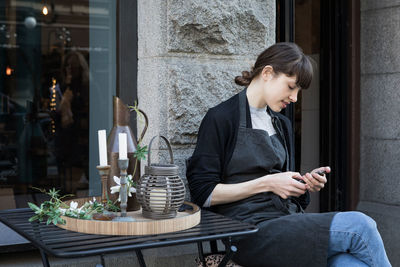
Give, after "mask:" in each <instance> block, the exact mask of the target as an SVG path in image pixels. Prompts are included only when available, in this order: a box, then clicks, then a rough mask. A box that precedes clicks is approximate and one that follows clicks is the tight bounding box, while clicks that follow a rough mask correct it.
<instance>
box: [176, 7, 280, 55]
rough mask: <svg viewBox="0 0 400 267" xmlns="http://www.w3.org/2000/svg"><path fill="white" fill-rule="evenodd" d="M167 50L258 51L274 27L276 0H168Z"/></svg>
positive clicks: (221, 52)
mask: <svg viewBox="0 0 400 267" xmlns="http://www.w3.org/2000/svg"><path fill="white" fill-rule="evenodd" d="M168 11H169V12H168V51H170V52H186V53H206V54H218V55H235V54H236V55H238V54H239V55H240V54H243V55H245V54H253V55H255V54H258V53H259V52H260V48H261V49H262V48H263V47H264V46H265V45H266V44H267V43H268V42H269V41H270V40H271V39H273V38H274V35H275V34H274V31H275V1H240V0H217V1H215V0H205V1H196V0H189V1H180V0H169V1H168Z"/></svg>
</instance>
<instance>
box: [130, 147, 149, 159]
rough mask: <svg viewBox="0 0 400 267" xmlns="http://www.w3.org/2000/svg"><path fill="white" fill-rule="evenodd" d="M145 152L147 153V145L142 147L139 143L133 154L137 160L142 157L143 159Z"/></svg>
mask: <svg viewBox="0 0 400 267" xmlns="http://www.w3.org/2000/svg"><path fill="white" fill-rule="evenodd" d="M147 153H148V151H147V146H143V147H142V145H141V144H138V145H137V147H136V151H135V152H134V153H133V155H134V156H135V158H136V159H138V160H142V159H143V160H144V159H146V155H147Z"/></svg>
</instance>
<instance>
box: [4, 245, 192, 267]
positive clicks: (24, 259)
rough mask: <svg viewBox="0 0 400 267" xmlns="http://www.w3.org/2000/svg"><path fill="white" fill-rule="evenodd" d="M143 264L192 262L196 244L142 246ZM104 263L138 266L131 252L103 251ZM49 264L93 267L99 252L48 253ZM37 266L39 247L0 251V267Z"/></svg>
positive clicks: (160, 265)
mask: <svg viewBox="0 0 400 267" xmlns="http://www.w3.org/2000/svg"><path fill="white" fill-rule="evenodd" d="M142 253H143V256H144V260H145V262H146V266H147V267H163V266H196V263H195V258H196V257H197V256H198V254H197V245H196V244H187V245H180V246H174V247H162V248H154V249H145V250H142ZM104 261H105V266H104V267H115V266H118V267H125V266H129V267H132V266H139V262H138V261H137V258H136V254H135V252H133V251H132V252H123V253H115V254H106V255H105V256H104ZM49 263H50V266H51V267H95V266H96V264H100V263H101V259H100V256H92V257H85V258H71V259H64V258H54V257H49ZM5 266H7V267H8V266H10V267H28V266H29V267H41V266H43V265H42V260H41V258H40V253H39V251H30V252H15V253H8V254H1V253H0V267H5Z"/></svg>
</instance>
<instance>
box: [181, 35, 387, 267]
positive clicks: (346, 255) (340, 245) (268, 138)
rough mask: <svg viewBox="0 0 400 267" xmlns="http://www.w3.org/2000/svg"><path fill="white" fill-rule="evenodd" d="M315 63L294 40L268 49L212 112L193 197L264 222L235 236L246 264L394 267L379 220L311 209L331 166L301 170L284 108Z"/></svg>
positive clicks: (196, 162) (198, 153) (200, 146)
mask: <svg viewBox="0 0 400 267" xmlns="http://www.w3.org/2000/svg"><path fill="white" fill-rule="evenodd" d="M312 73H313V70H312V65H311V63H310V61H309V59H308V58H307V57H306V56H305V55H304V54H303V52H302V51H301V49H300V48H299V47H298V46H297V45H295V44H293V43H277V44H275V45H272V46H271V47H269V48H268V49H266V50H265V51H264V52H262V53H261V54H260V55H259V56H258V58H257V61H256V63H255V65H254V67H253V70H252V71H251V72H247V71H244V72H242V76H238V77H236V79H235V82H236V83H237V84H239V85H243V86H246V87H247V88H246V89H244V90H243V91H242V92H240V93H239V94H237V95H235V96H233V97H232V98H230V99H228V100H227V101H225V102H223V103H221V104H219V105H218V106H216V107H214V108H212V109H210V110H209V111H208V112H207V114H206V116H205V117H204V119H203V121H202V123H201V126H200V129H199V133H198V140H197V146H196V149H195V151H194V153H193V156H192V157H191V159H190V161H189V165H188V170H187V178H188V181H189V187H190V191H191V194H192V197H193V200H194V201H195V202H196V203H197V204H198V205H200V206H203V207H210V206H211V207H212V208H213V210H215V211H216V212H218V213H221V214H224V215H226V216H229V217H232V218H233V219H237V220H241V221H244V222H248V223H252V224H256V225H257V226H258V228H259V231H258V232H257V233H256V234H253V235H250V236H245V237H241V238H236V239H234V240H233V241H234V244H235V245H236V246H237V247H238V252H237V253H236V255H235V256H234V258H233V260H234V261H235V262H236V263H238V264H240V265H243V266H285V267H286V266H326V265H329V266H390V263H389V261H388V259H387V256H386V253H385V250H384V246H383V242H382V239H381V237H380V235H379V233H378V231H377V229H376V224H375V222H374V221H373V220H372V219H371V218H370V217H368V216H366V215H364V214H362V213H360V212H340V213H319V214H316V213H315V214H311V213H304V209H305V208H306V207H307V205H308V203H309V201H310V200H309V192H315V191H319V190H321V189H322V188H323V187H324V185H325V183H326V181H327V180H326V177H325V175H324V174H323V173H322V172H325V173H329V172H330V171H331V170H330V168H329V167H320V168H317V169H315V170H312V171H311V172H309V173H306V174H305V175H300V174H299V173H298V172H294V171H293V170H294V149H293V144H292V143H291V140H292V138H291V136H292V134H293V130H292V128H291V125H290V122H289V120H288V119H287V118H286V117H284V116H283V115H281V114H280V113H279V112H280V111H281V110H282V109H284V108H286V107H287V106H288V105H289V104H290V103H294V102H296V101H297V94H298V92H299V91H300V90H301V89H306V88H308V87H309V85H310V83H311V79H312Z"/></svg>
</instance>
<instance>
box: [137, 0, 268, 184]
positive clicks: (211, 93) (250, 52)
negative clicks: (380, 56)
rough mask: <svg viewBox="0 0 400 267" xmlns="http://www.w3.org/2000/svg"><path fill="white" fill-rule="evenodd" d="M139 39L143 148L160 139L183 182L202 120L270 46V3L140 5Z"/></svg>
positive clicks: (145, 0) (223, 0)
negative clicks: (144, 129)
mask: <svg viewBox="0 0 400 267" xmlns="http://www.w3.org/2000/svg"><path fill="white" fill-rule="evenodd" d="M138 39H139V40H138V41H139V44H138V49H139V52H138V55H139V62H138V100H139V107H140V108H142V109H143V110H144V111H145V112H146V113H147V115H148V117H149V121H150V124H149V125H150V126H149V130H148V133H147V134H146V137H145V140H144V143H145V144H147V143H148V142H149V140H150V138H151V137H152V136H154V135H157V134H162V135H164V136H166V137H167V138H168V139H169V140H170V141H171V143H172V147H173V151H174V156H175V163H177V164H178V165H179V166H180V167H181V168H180V170H181V177H185V171H186V169H185V159H186V158H188V157H190V156H191V154H192V153H193V150H194V147H195V144H196V136H197V131H198V128H199V126H200V122H201V119H202V118H203V117H204V115H205V113H206V112H207V110H208V109H209V108H210V107H213V106H215V105H216V104H218V103H220V102H221V101H223V100H226V99H228V98H229V97H231V96H233V95H234V94H235V93H237V92H239V91H240V90H241V87H239V86H236V85H235V84H234V77H235V76H237V75H240V74H241V71H242V70H250V67H251V64H253V63H254V61H255V58H256V56H257V55H258V54H259V53H260V52H261V51H263V50H264V49H265V48H266V47H267V46H269V45H271V44H273V43H274V41H275V0H249V1H239V0H217V1H216V0H205V1H195V0H187V1H178V0H167V1H165V0H141V1H138ZM159 146H160V147H163V146H162V143H160V144H157V146H156V147H154V151H156V150H158V149H160V147H159ZM152 150H153V149H152ZM154 154H155V153H154ZM160 154H161V155H162V156H161V159H160V160H166V159H165V157H167V154H166V153H160ZM152 160H153V157H152ZM154 160H157V159H156V158H154ZM145 164H147V163H144V164H142V165H145Z"/></svg>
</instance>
